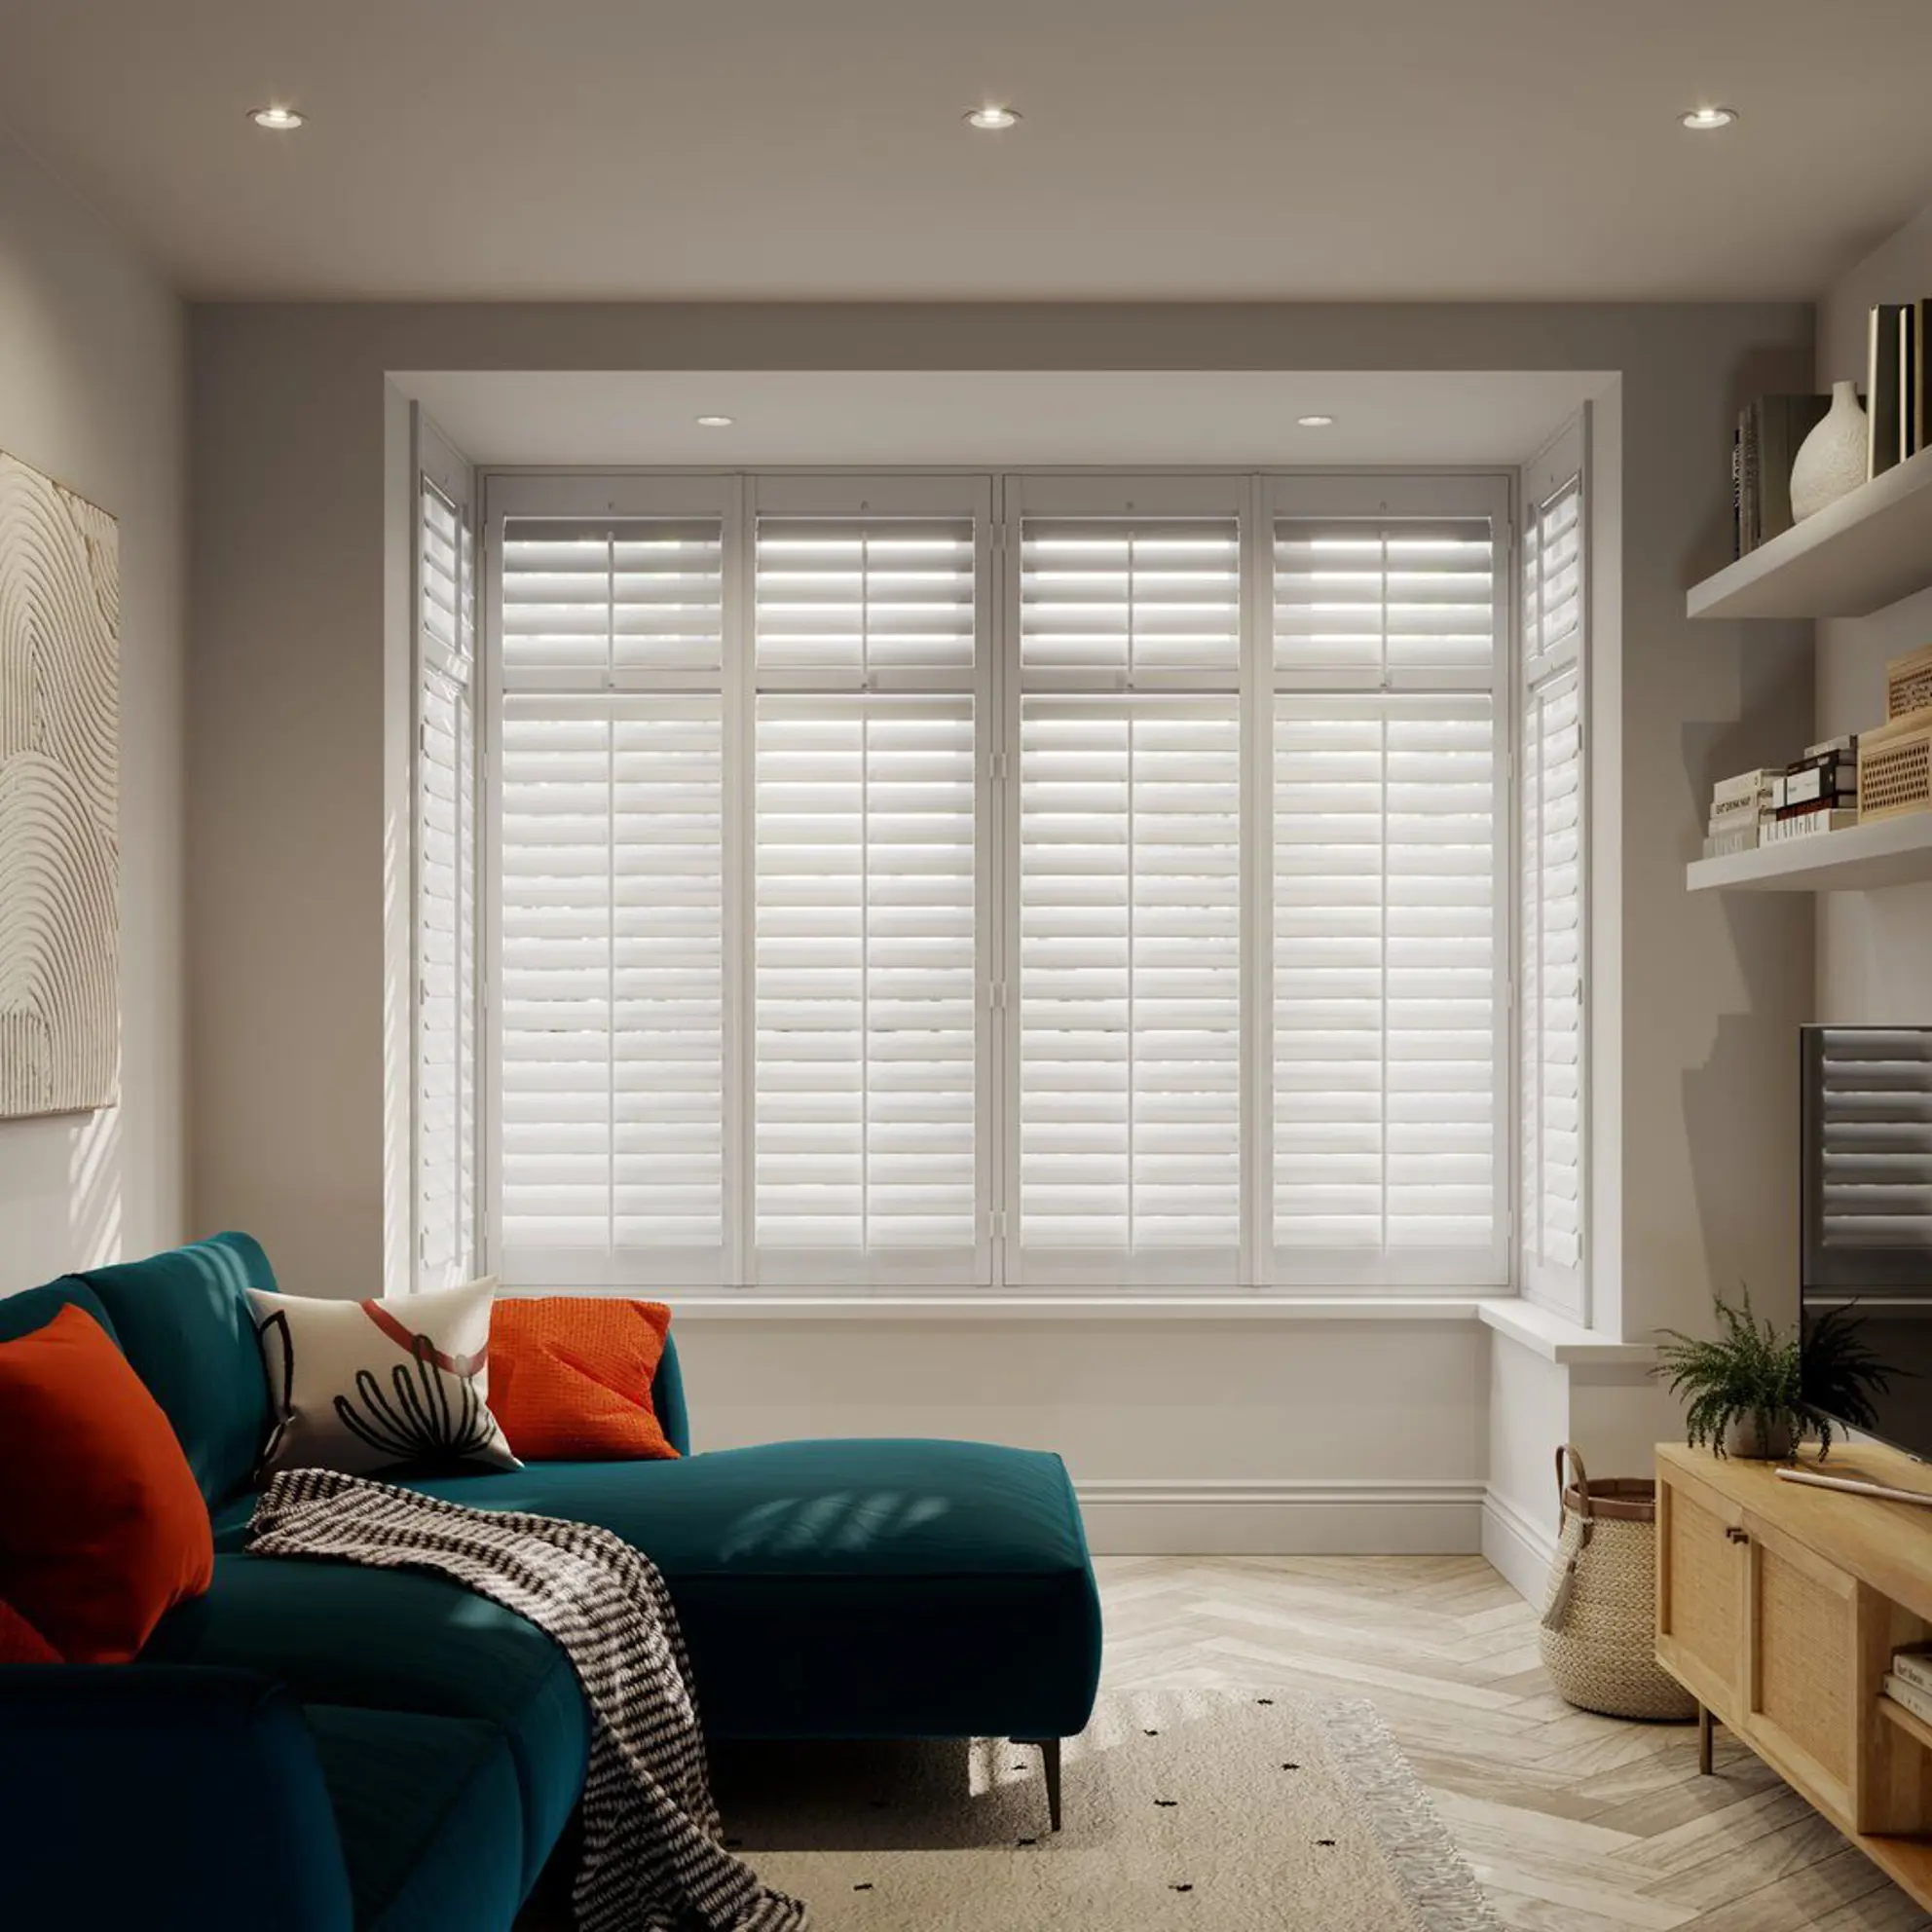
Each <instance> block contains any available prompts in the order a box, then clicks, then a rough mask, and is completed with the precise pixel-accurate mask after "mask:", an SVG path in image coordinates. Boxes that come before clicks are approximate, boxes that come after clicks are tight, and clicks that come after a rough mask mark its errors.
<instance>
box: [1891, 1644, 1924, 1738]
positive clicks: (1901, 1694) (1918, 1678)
mask: <svg viewBox="0 0 1932 1932" xmlns="http://www.w3.org/2000/svg"><path fill="white" fill-rule="evenodd" d="M1884 1690H1885V1695H1886V1696H1888V1697H1889V1698H1890V1699H1891V1700H1892V1702H1893V1703H1895V1704H1902V1705H1904V1707H1905V1708H1906V1709H1907V1710H1909V1711H1910V1712H1911V1713H1912V1714H1913V1717H1915V1718H1921V1719H1923V1720H1924V1722H1925V1723H1927V1724H1932V1656H1928V1655H1927V1654H1926V1653H1925V1652H1923V1651H1917V1650H1913V1651H1894V1652H1893V1653H1892V1667H1891V1669H1890V1670H1888V1671H1886V1673H1885V1685H1884Z"/></svg>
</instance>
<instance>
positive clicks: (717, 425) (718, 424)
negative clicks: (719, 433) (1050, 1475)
mask: <svg viewBox="0 0 1932 1932" xmlns="http://www.w3.org/2000/svg"><path fill="white" fill-rule="evenodd" d="M737 420H738V419H737V418H736V417H735V416H700V417H699V418H698V419H697V427H699V428H700V429H728V428H729V427H731V425H732V424H733V423H735V422H736V421H737Z"/></svg>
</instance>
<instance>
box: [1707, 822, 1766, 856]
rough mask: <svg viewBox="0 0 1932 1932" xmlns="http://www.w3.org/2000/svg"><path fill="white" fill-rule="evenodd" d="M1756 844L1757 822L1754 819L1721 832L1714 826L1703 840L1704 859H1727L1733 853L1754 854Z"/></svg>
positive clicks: (1756, 847) (1728, 827)
mask: <svg viewBox="0 0 1932 1932" xmlns="http://www.w3.org/2000/svg"><path fill="white" fill-rule="evenodd" d="M1758 842H1759V840H1758V821H1757V820H1756V819H1755V818H1754V819H1752V820H1750V821H1749V822H1748V823H1746V824H1743V825H1733V826H1727V827H1726V828H1725V829H1724V830H1723V831H1719V829H1718V828H1717V827H1716V826H1715V825H1714V826H1712V827H1711V830H1710V834H1709V836H1707V837H1706V838H1705V840H1704V857H1705V858H1707V859H1728V858H1730V857H1731V856H1732V855H1733V854H1734V853H1738V852H1755V851H1756V850H1757V849H1758Z"/></svg>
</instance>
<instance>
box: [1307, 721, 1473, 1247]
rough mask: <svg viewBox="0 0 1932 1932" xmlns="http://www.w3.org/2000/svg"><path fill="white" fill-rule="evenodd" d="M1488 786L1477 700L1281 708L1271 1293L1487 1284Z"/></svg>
mask: <svg viewBox="0 0 1932 1932" xmlns="http://www.w3.org/2000/svg"><path fill="white" fill-rule="evenodd" d="M1495 785H1496V752H1495V720H1494V717H1493V707H1492V701H1491V700H1490V699H1489V698H1488V697H1487V696H1480V695H1468V696H1420V695H1419V696H1413V697H1379V696H1374V695H1362V696H1353V697H1340V696H1338V697H1332V698H1331V697H1319V696H1306V697H1304V696H1282V697H1280V698H1278V699H1277V703H1276V723H1275V868H1274V871H1275V879H1274V884H1275V971H1274V980H1275V1051H1274V1069H1275V1245H1276V1249H1277V1257H1278V1258H1277V1272H1278V1276H1279V1277H1280V1279H1282V1281H1284V1282H1303V1283H1315V1282H1386V1283H1390V1284H1416V1285H1423V1284H1428V1283H1430V1282H1462V1283H1466V1284H1478V1283H1481V1282H1483V1281H1485V1280H1486V1279H1488V1278H1489V1277H1491V1276H1492V1275H1493V1274H1494V1273H1495V1272H1497V1271H1498V1270H1499V1269H1500V1266H1501V1257H1500V1254H1499V1253H1498V1247H1499V1232H1500V1231H1499V1228H1498V1224H1497V1214H1496V1197H1497V1171H1496V1164H1497V1152H1498V1150H1497V1145H1496V1088H1497V1065H1496V1056H1497V1046H1498V1031H1497V957H1496V951H1497V907H1496V806H1495V797H1496V794H1495Z"/></svg>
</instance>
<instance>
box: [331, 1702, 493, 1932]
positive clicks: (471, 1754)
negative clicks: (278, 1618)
mask: <svg viewBox="0 0 1932 1932" xmlns="http://www.w3.org/2000/svg"><path fill="white" fill-rule="evenodd" d="M305 1716H306V1717H307V1719H308V1724H309V1729H310V1732H311V1734H312V1735H313V1736H314V1737H315V1740H316V1757H317V1758H319V1759H320V1761H321V1766H322V1779H323V1781H324V1783H326V1784H327V1786H328V1792H329V1802H330V1803H331V1804H332V1805H333V1806H334V1807H335V1818H336V1827H337V1829H338V1831H339V1832H340V1833H341V1835H342V1854H343V1862H344V1863H345V1864H346V1865H347V1866H348V1868H349V1888H350V1892H351V1894H352V1895H353V1898H354V1901H355V1925H356V1932H508V1927H509V1924H510V1921H511V1920H512V1919H513V1918H514V1917H515V1916H516V1912H517V1907H518V1906H519V1905H521V1904H522V1903H523V1899H524V1896H525V1894H526V1893H527V1891H528V1890H529V1886H528V1885H527V1884H526V1882H525V1876H524V1864H525V1861H524V1855H523V1851H524V1847H523V1818H522V1805H521V1801H520V1799H519V1797H518V1791H517V1774H516V1767H515V1765H514V1764H513V1763H512V1761H511V1756H510V1750H509V1746H508V1743H507V1742H506V1740H505V1739H504V1737H503V1734H502V1731H500V1730H498V1729H497V1728H496V1727H495V1726H494V1725H489V1724H483V1723H479V1722H474V1721H465V1720H464V1719H460V1718H435V1717H420V1716H417V1715H414V1714H412V1713H409V1712H404V1711H367V1710H356V1709H353V1708H347V1707H344V1706H341V1705H329V1704H311V1705H309V1706H308V1707H307V1710H306V1712H305Z"/></svg>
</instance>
